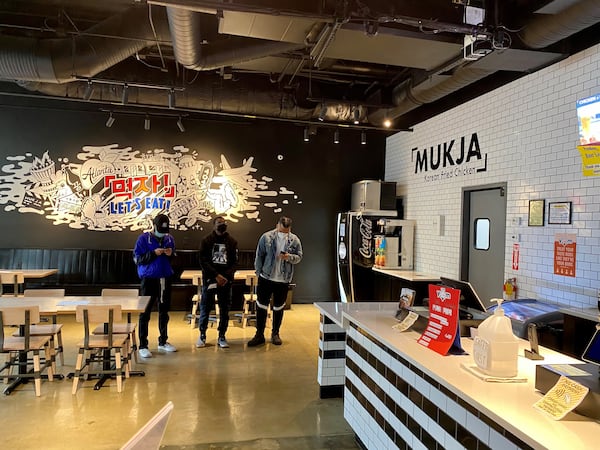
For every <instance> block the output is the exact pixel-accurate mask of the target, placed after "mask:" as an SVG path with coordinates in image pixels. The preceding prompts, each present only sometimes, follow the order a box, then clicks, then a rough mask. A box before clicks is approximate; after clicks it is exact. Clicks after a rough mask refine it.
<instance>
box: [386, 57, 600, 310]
mask: <svg viewBox="0 0 600 450" xmlns="http://www.w3.org/2000/svg"><path fill="white" fill-rule="evenodd" d="M599 74H600V45H599V46H594V47H591V48H589V49H587V50H585V51H583V52H581V53H578V54H576V55H574V56H572V57H570V58H568V59H565V60H564V61H561V62H559V63H556V64H554V65H552V66H549V67H547V68H545V69H542V70H540V71H538V72H536V73H533V74H531V75H528V76H525V77H523V78H520V79H519V80H516V81H514V82H513V83H510V84H507V85H505V86H503V87H501V88H498V89H496V90H495V91H493V92H490V93H488V94H486V95H483V96H481V97H478V98H476V99H474V100H471V101H469V102H466V103H464V104H463V105H461V106H458V107H456V108H454V109H452V110H449V111H447V112H445V113H443V114H440V115H439V116H436V117H434V118H432V119H429V120H427V121H425V122H423V123H420V124H418V125H416V126H415V127H414V128H413V129H414V131H413V132H401V133H397V134H395V135H393V136H391V137H389V138H388V141H387V152H386V169H385V180H386V181H395V182H397V183H398V192H399V194H400V195H402V196H403V197H404V216H405V218H406V219H414V220H416V221H417V226H416V231H415V265H416V267H415V270H417V271H422V272H427V273H432V274H436V275H440V276H446V277H454V278H456V277H458V274H459V273H458V271H459V255H460V220H461V207H462V205H461V196H462V192H461V190H462V188H463V187H467V186H468V187H473V186H478V185H486V184H491V183H499V182H506V183H507V187H508V189H507V221H506V234H507V236H506V258H505V269H504V275H505V278H511V277H516V279H517V286H518V289H519V291H518V295H519V297H521V298H535V299H538V300H541V301H546V302H550V303H559V304H564V305H568V306H575V307H595V306H596V302H597V292H598V289H600V258H599V257H598V254H599V253H600V195H599V194H600V177H584V176H583V174H582V164H581V157H580V155H579V152H578V150H577V147H576V146H577V143H578V139H579V135H578V124H577V114H576V110H575V105H576V101H577V100H579V99H582V98H585V97H588V96H591V95H595V94H600V75H599ZM473 133H477V138H478V142H479V146H480V150H481V155H482V156H484V157H485V156H486V155H487V171H485V172H479V173H474V174H464V173H463V171H462V169H465V168H466V167H468V166H473V165H474V164H468V163H467V164H461V165H455V166H452V167H448V170H449V171H450V172H449V173H450V174H451V175H452V176H448V177H447V178H445V179H439V180H434V181H426V179H425V176H426V175H432V174H433V172H431V171H429V172H420V173H416V152H415V151H414V150H413V149H418V150H420V151H423V150H424V149H426V148H429V147H431V146H434V147H435V148H436V150H437V146H438V144H441V145H442V146H443V145H444V143H450V141H452V140H454V141H455V142H454V149H457V146H460V139H461V137H463V136H465V137H466V141H467V143H468V142H469V140H470V139H471V136H472V134H473ZM442 154H443V150H442ZM481 165H482V163H478V167H480V166H481ZM457 168H460V169H461V170H460V171H459V172H454V169H457ZM450 169H452V170H450ZM439 172H441V170H437V171H436V173H439ZM532 199H545V201H546V213H545V219H544V222H545V226H543V227H529V226H528V225H527V221H528V206H529V200H532ZM557 201H560V202H562V201H568V202H572V223H571V224H569V225H552V224H548V223H547V222H548V220H547V210H548V203H549V202H557ZM434 215H442V216H444V220H445V223H444V232H443V235H441V236H440V235H439V234H436V233H435V232H434V223H433V216H434ZM557 233H573V234H575V235H576V237H577V253H576V256H577V260H576V276H575V277H567V276H561V275H555V274H554V266H553V263H554V259H553V255H554V239H555V235H556V234H557ZM515 234H518V235H520V241H519V242H518V243H519V245H520V258H519V269H518V270H513V269H512V248H513V243H516V242H515V241H514V240H513V238H512V236H513V235H515Z"/></svg>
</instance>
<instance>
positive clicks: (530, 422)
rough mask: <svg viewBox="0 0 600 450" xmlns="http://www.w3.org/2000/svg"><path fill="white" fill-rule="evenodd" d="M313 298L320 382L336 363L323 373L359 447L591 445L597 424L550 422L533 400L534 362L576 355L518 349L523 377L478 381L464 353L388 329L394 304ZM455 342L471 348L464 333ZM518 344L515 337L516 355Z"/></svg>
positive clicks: (572, 417)
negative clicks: (334, 385)
mask: <svg viewBox="0 0 600 450" xmlns="http://www.w3.org/2000/svg"><path fill="white" fill-rule="evenodd" d="M315 305H316V306H317V308H319V310H320V311H321V342H320V351H319V365H320V369H319V377H320V379H319V382H321V381H323V380H321V377H322V376H323V375H327V374H328V373H330V372H326V371H328V370H329V369H332V368H333V369H334V371H335V370H338V374H339V373H340V372H341V370H340V369H341V368H342V367H343V369H344V370H343V378H341V379H337V380H331V381H337V382H338V383H339V385H341V384H343V386H344V387H343V396H344V417H345V419H346V420H347V421H348V423H349V424H350V425H351V427H352V428H353V430H354V432H355V433H356V435H357V437H358V438H359V439H360V441H361V442H362V443H363V444H364V446H365V447H366V448H369V449H383V448H418V449H423V450H425V449H431V448H475V449H486V448H491V449H517V448H523V449H528V448H536V449H538V448H548V449H564V448H569V449H590V448H596V447H597V439H598V438H597V437H598V436H599V435H600V434H599V433H600V424H599V423H597V422H595V421H592V420H590V419H588V418H586V417H583V416H580V415H577V414H575V413H569V415H567V416H566V417H565V418H564V419H563V420H560V421H554V420H552V419H551V418H549V417H546V416H545V415H544V414H542V413H541V412H538V411H537V410H535V409H534V408H533V406H532V405H533V404H534V403H535V402H536V401H537V400H539V399H540V398H541V397H542V395H541V393H539V392H537V391H536V390H535V388H534V385H535V366H536V364H540V363H543V364H553V363H555V364H556V363H576V362H578V361H577V360H575V359H573V358H570V357H568V356H565V355H562V354H559V353H556V352H554V351H552V350H549V349H545V348H543V347H542V348H541V350H540V353H541V354H542V355H543V356H544V357H545V359H544V360H543V361H541V362H539V361H531V360H528V359H526V358H524V357H522V356H520V357H519V376H520V377H526V378H527V382H524V383H491V382H485V381H483V380H481V379H479V378H477V377H475V376H474V375H472V374H471V373H469V372H467V371H466V370H465V369H463V368H462V367H461V364H462V363H465V364H473V360H472V356H470V355H462V356H441V355H439V354H437V353H435V352H433V351H432V350H428V349H426V348H424V347H423V346H421V345H419V344H418V343H417V338H418V336H419V334H418V333H416V332H414V331H407V332H404V333H399V332H397V331H395V330H394V329H393V328H392V326H393V325H394V324H395V323H397V322H396V320H395V319H394V317H393V316H394V312H395V310H396V305H395V304H389V303H387V304H386V303H354V304H341V303H316V304H315ZM333 336H335V339H331V340H330V339H329V338H332V337H333ZM343 340H345V345H343V346H342V345H341V342H343ZM330 342H337V343H338V344H336V348H338V347H339V348H338V349H337V350H336V352H338V353H337V354H336V353H332V355H335V356H337V358H331V360H332V361H336V359H337V362H336V363H335V364H334V366H333V367H329V366H327V363H328V360H329V358H327V355H328V353H327V352H328V351H329V343H330ZM462 344H463V348H464V349H465V350H466V351H467V352H468V353H469V354H470V353H471V350H472V344H473V342H472V340H471V339H468V338H462ZM342 348H343V351H342V350H341V349H342ZM525 348H528V343H527V341H524V340H522V341H521V348H520V355H523V351H524V349H525ZM337 366H339V367H337ZM331 373H333V372H331ZM337 376H341V375H337ZM324 381H325V382H327V381H329V380H327V379H325V380H324ZM330 386H331V385H330Z"/></svg>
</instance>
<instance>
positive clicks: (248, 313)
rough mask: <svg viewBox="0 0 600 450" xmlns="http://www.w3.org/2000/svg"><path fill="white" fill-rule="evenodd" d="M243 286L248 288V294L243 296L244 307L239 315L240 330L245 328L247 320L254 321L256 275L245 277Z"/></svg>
mask: <svg viewBox="0 0 600 450" xmlns="http://www.w3.org/2000/svg"><path fill="white" fill-rule="evenodd" d="M245 284H246V286H248V289H249V292H248V293H246V294H244V306H243V309H242V313H241V314H240V315H239V316H240V321H241V323H242V328H246V325H248V320H249V319H256V286H257V284H258V278H257V276H256V274H252V275H247V276H246V280H245Z"/></svg>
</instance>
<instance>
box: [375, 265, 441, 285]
mask: <svg viewBox="0 0 600 450" xmlns="http://www.w3.org/2000/svg"><path fill="white" fill-rule="evenodd" d="M373 271H375V272H379V273H383V274H385V275H389V276H391V277H396V278H401V279H403V280H406V281H430V282H433V283H435V282H437V281H440V277H436V276H435V275H430V274H428V273H421V272H415V271H414V270H401V269H385V268H382V267H373Z"/></svg>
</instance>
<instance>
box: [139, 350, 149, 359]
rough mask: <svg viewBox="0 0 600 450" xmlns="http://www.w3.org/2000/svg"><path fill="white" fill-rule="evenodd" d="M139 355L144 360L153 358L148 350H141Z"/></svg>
mask: <svg viewBox="0 0 600 450" xmlns="http://www.w3.org/2000/svg"><path fill="white" fill-rule="evenodd" d="M138 353H139V354H140V356H141V357H142V358H152V352H151V351H150V350H148V349H147V348H140V349H139V351H138Z"/></svg>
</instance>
